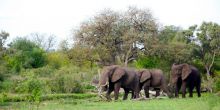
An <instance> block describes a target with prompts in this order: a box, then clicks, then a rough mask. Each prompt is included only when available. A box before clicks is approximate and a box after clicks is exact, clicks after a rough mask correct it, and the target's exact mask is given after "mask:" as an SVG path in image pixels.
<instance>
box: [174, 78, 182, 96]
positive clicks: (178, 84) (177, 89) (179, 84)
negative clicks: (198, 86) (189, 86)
mask: <svg viewBox="0 0 220 110" xmlns="http://www.w3.org/2000/svg"><path fill="white" fill-rule="evenodd" d="M181 85H182V82H181V81H178V82H177V84H176V88H175V97H179V91H180V88H181Z"/></svg>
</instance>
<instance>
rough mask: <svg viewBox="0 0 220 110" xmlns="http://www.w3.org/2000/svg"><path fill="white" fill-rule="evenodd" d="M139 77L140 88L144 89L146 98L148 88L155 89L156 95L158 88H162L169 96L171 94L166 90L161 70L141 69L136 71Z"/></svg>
mask: <svg viewBox="0 0 220 110" xmlns="http://www.w3.org/2000/svg"><path fill="white" fill-rule="evenodd" d="M137 74H138V76H139V77H140V89H142V88H143V89H144V92H145V96H146V98H149V89H150V88H154V90H156V97H157V96H158V95H159V92H160V90H163V91H164V92H165V93H167V95H168V96H169V97H170V98H171V97H172V94H171V93H170V92H169V91H168V88H167V83H166V80H165V76H164V75H163V71H162V70H160V69H143V70H139V71H138V72H137Z"/></svg>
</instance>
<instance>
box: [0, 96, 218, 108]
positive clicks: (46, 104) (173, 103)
mask: <svg viewBox="0 0 220 110" xmlns="http://www.w3.org/2000/svg"><path fill="white" fill-rule="evenodd" d="M202 95H203V96H202V97H201V98H198V97H196V96H194V98H185V99H182V98H178V99H152V100H143V101H133V100H126V101H122V100H119V101H111V102H105V101H100V99H99V98H98V97H92V98H87V99H75V98H67V99H56V100H49V101H43V102H41V103H40V106H39V108H38V109H39V110H112V109H113V110H219V109H220V97H218V96H215V95H213V94H202ZM1 108H2V109H12V110H29V109H34V110H36V109H37V106H36V105H32V104H29V103H27V102H12V103H8V104H7V105H5V106H2V107H1V106H0V110H1Z"/></svg>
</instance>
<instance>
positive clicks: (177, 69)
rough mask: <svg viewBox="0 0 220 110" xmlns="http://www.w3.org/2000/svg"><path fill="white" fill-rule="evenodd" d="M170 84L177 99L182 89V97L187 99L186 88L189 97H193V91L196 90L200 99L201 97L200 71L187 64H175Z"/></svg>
mask: <svg viewBox="0 0 220 110" xmlns="http://www.w3.org/2000/svg"><path fill="white" fill-rule="evenodd" d="M170 84H171V87H172V89H173V91H175V97H179V95H178V93H179V90H180V88H181V87H182V97H183V98H185V94H186V88H188V89H189V97H193V89H194V88H196V91H197V94H198V97H201V91H200V89H201V88H200V87H201V75H200V72H199V70H198V69H197V68H196V67H194V66H192V65H189V64H187V63H183V64H179V65H176V64H173V65H172V68H171V75H170Z"/></svg>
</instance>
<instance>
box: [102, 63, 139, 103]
mask: <svg viewBox="0 0 220 110" xmlns="http://www.w3.org/2000/svg"><path fill="white" fill-rule="evenodd" d="M99 86H100V87H101V88H102V90H105V89H107V93H106V98H107V99H108V100H111V98H110V94H111V92H112V91H114V96H115V100H117V99H118V94H119V90H120V88H123V89H124V91H125V94H124V97H123V100H125V99H127V96H128V93H129V91H132V98H138V97H139V77H138V76H137V74H136V72H135V71H134V70H133V69H129V68H126V67H120V66H117V65H113V66H107V67H104V68H103V70H102V74H101V77H100V80H99Z"/></svg>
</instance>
